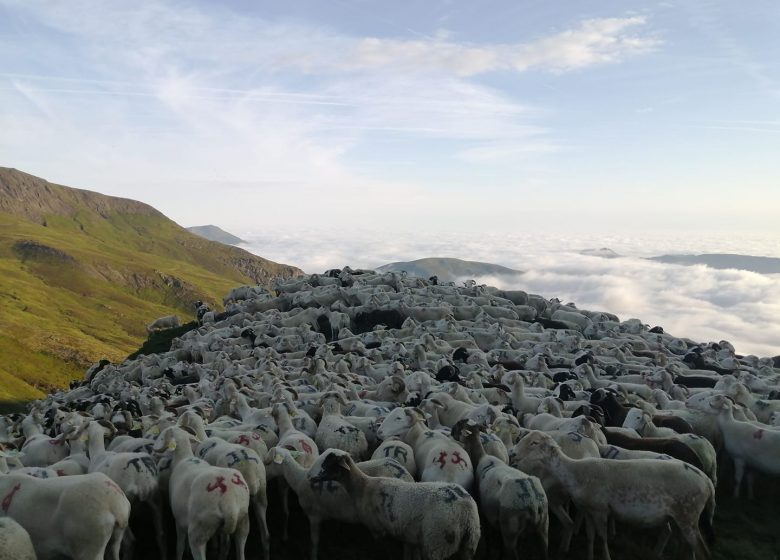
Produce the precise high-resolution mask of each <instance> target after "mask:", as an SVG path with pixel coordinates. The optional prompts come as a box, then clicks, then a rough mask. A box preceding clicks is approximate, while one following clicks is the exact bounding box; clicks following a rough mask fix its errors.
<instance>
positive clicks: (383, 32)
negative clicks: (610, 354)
mask: <svg viewBox="0 0 780 560" xmlns="http://www.w3.org/2000/svg"><path fill="white" fill-rule="evenodd" d="M779 140H780V10H778V9H777V5H776V3H775V2H773V1H770V0H767V1H761V0H756V1H751V2H749V3H739V4H738V3H734V2H726V1H722V2H721V1H717V2H716V1H699V2H683V1H679V2H630V1H578V2H550V1H534V2H528V1H517V0H501V1H498V0H495V1H486V2H459V1H455V0H451V1H427V2H419V1H413V2H412V1H410V2H406V1H400V2H385V1H369V0H365V1H347V0H344V1H333V2H325V1H306V2H304V1H288V2H276V1H273V2H271V1H249V0H244V1H234V2H220V3H216V2H214V3H210V2H165V1H160V2H143V1H141V2H132V3H128V2H111V1H101V2H91V1H83V0H70V1H68V2H38V1H35V0H18V1H17V0H0V165H3V166H9V167H16V168H19V169H22V170H24V171H28V172H30V173H33V174H36V175H40V176H43V177H46V178H47V179H49V180H52V181H55V182H59V183H64V184H68V185H71V186H78V187H82V188H89V189H93V190H98V191H101V192H105V193H108V194H114V195H119V196H126V197H131V198H136V199H140V200H143V201H145V202H148V203H150V204H152V205H154V206H155V207H157V208H158V209H160V210H162V211H163V212H165V213H166V214H167V215H169V216H171V217H172V218H173V219H175V220H176V221H178V222H179V223H181V224H183V225H195V224H200V223H216V224H219V225H222V226H223V227H227V228H231V227H232V228H240V229H244V230H245V229H247V228H250V229H251V228H263V227H266V228H267V227H280V226H306V227H316V226H329V227H331V226H336V227H343V226H344V225H349V226H353V225H354V226H360V227H371V228H377V229H381V228H385V229H388V228H390V227H401V228H406V229H413V228H416V227H419V226H421V225H423V226H424V227H425V228H426V229H427V230H436V229H446V230H450V231H453V230H457V231H469V230H472V231H473V230H480V231H485V230H491V231H492V230H495V231H500V230H510V231H533V230H534V228H550V227H552V228H554V229H555V230H557V231H562V232H568V233H577V232H588V233H590V232H599V231H608V232H620V231H625V232H635V231H645V232H650V233H652V232H653V231H660V230H663V231H666V232H669V231H680V232H685V233H689V232H692V231H693V232H699V231H731V230H733V231H760V232H770V233H780V219H779V218H780V157H778V155H777V146H778V141H779Z"/></svg>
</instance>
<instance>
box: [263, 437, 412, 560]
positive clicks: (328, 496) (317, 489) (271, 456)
mask: <svg viewBox="0 0 780 560" xmlns="http://www.w3.org/2000/svg"><path fill="white" fill-rule="evenodd" d="M297 453H298V452H296V451H290V450H288V449H284V448H281V447H274V448H271V449H269V451H268V456H267V457H266V459H265V464H266V466H267V468H268V469H269V472H273V473H274V474H278V475H279V476H281V477H283V479H284V480H285V482H286V483H287V484H288V485H289V486H290V488H292V490H293V491H294V492H295V494H296V495H297V496H298V503H299V504H300V506H301V508H302V509H303V511H304V513H305V514H306V517H307V518H308V519H309V536H310V538H311V559H310V560H317V556H318V551H319V540H320V524H321V523H322V521H324V520H327V519H335V520H339V521H343V522H345V523H360V521H361V519H360V517H359V516H358V513H357V511H356V509H355V506H354V505H353V503H352V500H350V498H349V496H348V495H347V493H346V491H345V490H344V488H343V487H342V486H341V485H340V484H338V483H336V482H331V481H327V482H318V481H313V480H312V479H311V476H312V474H315V475H316V474H317V473H319V471H320V465H321V463H322V461H324V459H325V458H326V457H327V456H328V455H329V454H330V453H332V451H330V450H329V451H327V452H326V453H324V454H323V455H320V457H318V458H317V461H316V462H315V463H314V465H312V467H311V468H305V467H302V466H301V465H300V464H299V463H298V462H297V461H296V460H295V458H294V456H293V455H294V454H297ZM358 468H360V470H361V471H363V472H364V473H366V474H367V475H370V476H385V477H392V478H398V479H400V480H405V481H407V482H413V481H414V479H413V478H412V476H411V475H410V474H409V473H408V472H407V471H406V470H405V469H404V468H403V467H402V466H401V464H400V463H398V462H397V461H396V460H395V459H390V458H382V459H373V460H371V461H365V462H362V463H358ZM277 471H278V472H277Z"/></svg>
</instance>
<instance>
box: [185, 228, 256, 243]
mask: <svg viewBox="0 0 780 560" xmlns="http://www.w3.org/2000/svg"><path fill="white" fill-rule="evenodd" d="M187 231H189V232H190V233H194V234H195V235H197V236H200V237H203V238H205V239H210V240H211V241H218V242H219V243H224V244H225V245H238V244H239V243H243V242H244V240H243V239H241V238H240V237H236V236H235V235H233V234H232V233H228V232H227V231H225V230H224V229H222V228H220V227H217V226H212V225H208V226H193V227H188V228H187Z"/></svg>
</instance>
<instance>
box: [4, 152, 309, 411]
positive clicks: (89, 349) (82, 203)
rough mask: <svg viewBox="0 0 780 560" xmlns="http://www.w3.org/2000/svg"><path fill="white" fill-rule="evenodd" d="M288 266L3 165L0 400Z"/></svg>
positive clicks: (288, 271) (123, 351)
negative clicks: (153, 324)
mask: <svg viewBox="0 0 780 560" xmlns="http://www.w3.org/2000/svg"><path fill="white" fill-rule="evenodd" d="M297 274H300V271H299V270H298V269H296V268H294V267H289V266H286V265H281V264H278V263H274V262H271V261H268V260H265V259H262V258H259V257H256V256H254V255H252V254H250V253H248V252H246V251H243V250H241V249H238V248H235V247H228V246H226V245H223V244H220V243H215V242H213V241H208V240H206V239H203V238H201V237H197V236H195V235H193V234H191V233H189V232H187V231H186V230H185V229H184V228H182V227H180V226H179V225H178V224H176V223H175V222H173V221H172V220H169V219H168V218H166V217H165V216H164V215H163V214H161V213H160V212H158V211H157V210H155V209H154V208H152V207H150V206H148V205H146V204H143V203H140V202H136V201H132V200H126V199H120V198H115V197H108V196H105V195H101V194H98V193H93V192H90V191H83V190H79V189H71V188H68V187H62V186H59V185H54V184H51V183H48V182H46V181H44V180H42V179H39V178H36V177H33V176H31V175H28V174H25V173H21V172H19V171H16V170H13V169H6V168H0V356H2V358H3V359H2V360H0V401H7V400H20V399H27V398H34V397H41V396H42V395H43V392H45V391H46V390H48V389H50V388H54V387H61V386H63V385H65V384H66V383H67V381H68V380H69V379H72V378H74V377H81V376H82V375H83V372H84V368H85V367H87V366H88V365H89V364H90V363H92V362H94V361H97V360H98V359H100V358H103V357H105V358H108V359H110V360H118V359H122V358H124V357H125V356H127V355H128V354H129V353H130V352H131V351H133V350H134V349H137V348H138V347H139V345H140V344H141V343H142V342H143V341H144V340H145V339H146V330H145V326H144V325H146V324H148V323H150V322H151V321H152V320H154V319H155V318H156V317H159V316H161V315H169V314H173V313H176V314H178V315H179V316H180V317H181V318H182V320H183V322H187V321H188V320H190V319H191V318H192V314H193V310H192V302H193V301H195V300H197V299H202V300H203V301H206V302H209V303H210V304H212V305H213V306H216V307H218V303H221V299H222V296H224V295H225V294H226V293H227V292H228V291H229V290H230V289H231V288H232V287H234V286H236V285H239V284H244V283H261V284H265V285H268V284H269V282H270V281H271V279H272V278H273V277H274V276H277V275H281V276H295V275H297Z"/></svg>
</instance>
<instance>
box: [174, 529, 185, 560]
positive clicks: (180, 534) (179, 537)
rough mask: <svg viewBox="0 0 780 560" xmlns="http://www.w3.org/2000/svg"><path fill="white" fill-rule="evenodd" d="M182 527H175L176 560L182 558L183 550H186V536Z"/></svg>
mask: <svg viewBox="0 0 780 560" xmlns="http://www.w3.org/2000/svg"><path fill="white" fill-rule="evenodd" d="M185 531H186V529H185V528H184V527H179V526H178V525H177V526H176V560H182V558H184V550H185V549H186V548H187V535H186V534H185Z"/></svg>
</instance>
